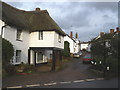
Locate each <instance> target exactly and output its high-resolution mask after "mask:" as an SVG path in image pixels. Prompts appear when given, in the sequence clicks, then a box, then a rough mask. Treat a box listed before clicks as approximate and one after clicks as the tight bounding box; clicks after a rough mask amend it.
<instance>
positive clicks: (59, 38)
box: [58, 34, 61, 43]
mask: <svg viewBox="0 0 120 90" xmlns="http://www.w3.org/2000/svg"><path fill="white" fill-rule="evenodd" d="M58 42H59V43H61V35H60V34H58Z"/></svg>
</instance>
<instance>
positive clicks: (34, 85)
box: [26, 84, 40, 87]
mask: <svg viewBox="0 0 120 90" xmlns="http://www.w3.org/2000/svg"><path fill="white" fill-rule="evenodd" d="M36 86H40V84H33V85H26V87H36Z"/></svg>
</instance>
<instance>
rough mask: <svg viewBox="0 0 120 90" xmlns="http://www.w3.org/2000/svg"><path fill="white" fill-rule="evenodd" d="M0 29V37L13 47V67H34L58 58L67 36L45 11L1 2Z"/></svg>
mask: <svg viewBox="0 0 120 90" xmlns="http://www.w3.org/2000/svg"><path fill="white" fill-rule="evenodd" d="M0 28H1V29H0V30H1V35H2V37H3V38H5V39H7V40H9V41H10V42H11V43H12V44H13V47H14V57H13V58H12V59H11V63H12V64H20V63H21V62H23V63H29V64H34V65H36V64H39V63H45V62H48V61H49V60H53V61H55V59H59V60H60V59H61V51H62V50H63V49H64V36H65V35H66V34H65V33H64V32H63V31H62V30H61V28H60V27H59V26H58V25H57V24H56V23H55V21H54V20H53V19H52V18H51V17H50V15H49V13H48V11H47V10H40V8H36V10H35V11H24V10H19V9H16V8H14V7H12V6H10V5H8V4H6V3H4V2H2V18H1V20H0Z"/></svg>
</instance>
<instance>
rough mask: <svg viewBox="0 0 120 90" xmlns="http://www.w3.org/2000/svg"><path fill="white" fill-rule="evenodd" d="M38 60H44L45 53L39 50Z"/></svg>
mask: <svg viewBox="0 0 120 90" xmlns="http://www.w3.org/2000/svg"><path fill="white" fill-rule="evenodd" d="M37 60H38V61H43V54H42V52H38V57H37Z"/></svg>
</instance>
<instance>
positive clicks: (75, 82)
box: [73, 80, 85, 83]
mask: <svg viewBox="0 0 120 90" xmlns="http://www.w3.org/2000/svg"><path fill="white" fill-rule="evenodd" d="M84 81H85V80H76V81H73V82H74V83H78V82H84Z"/></svg>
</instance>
